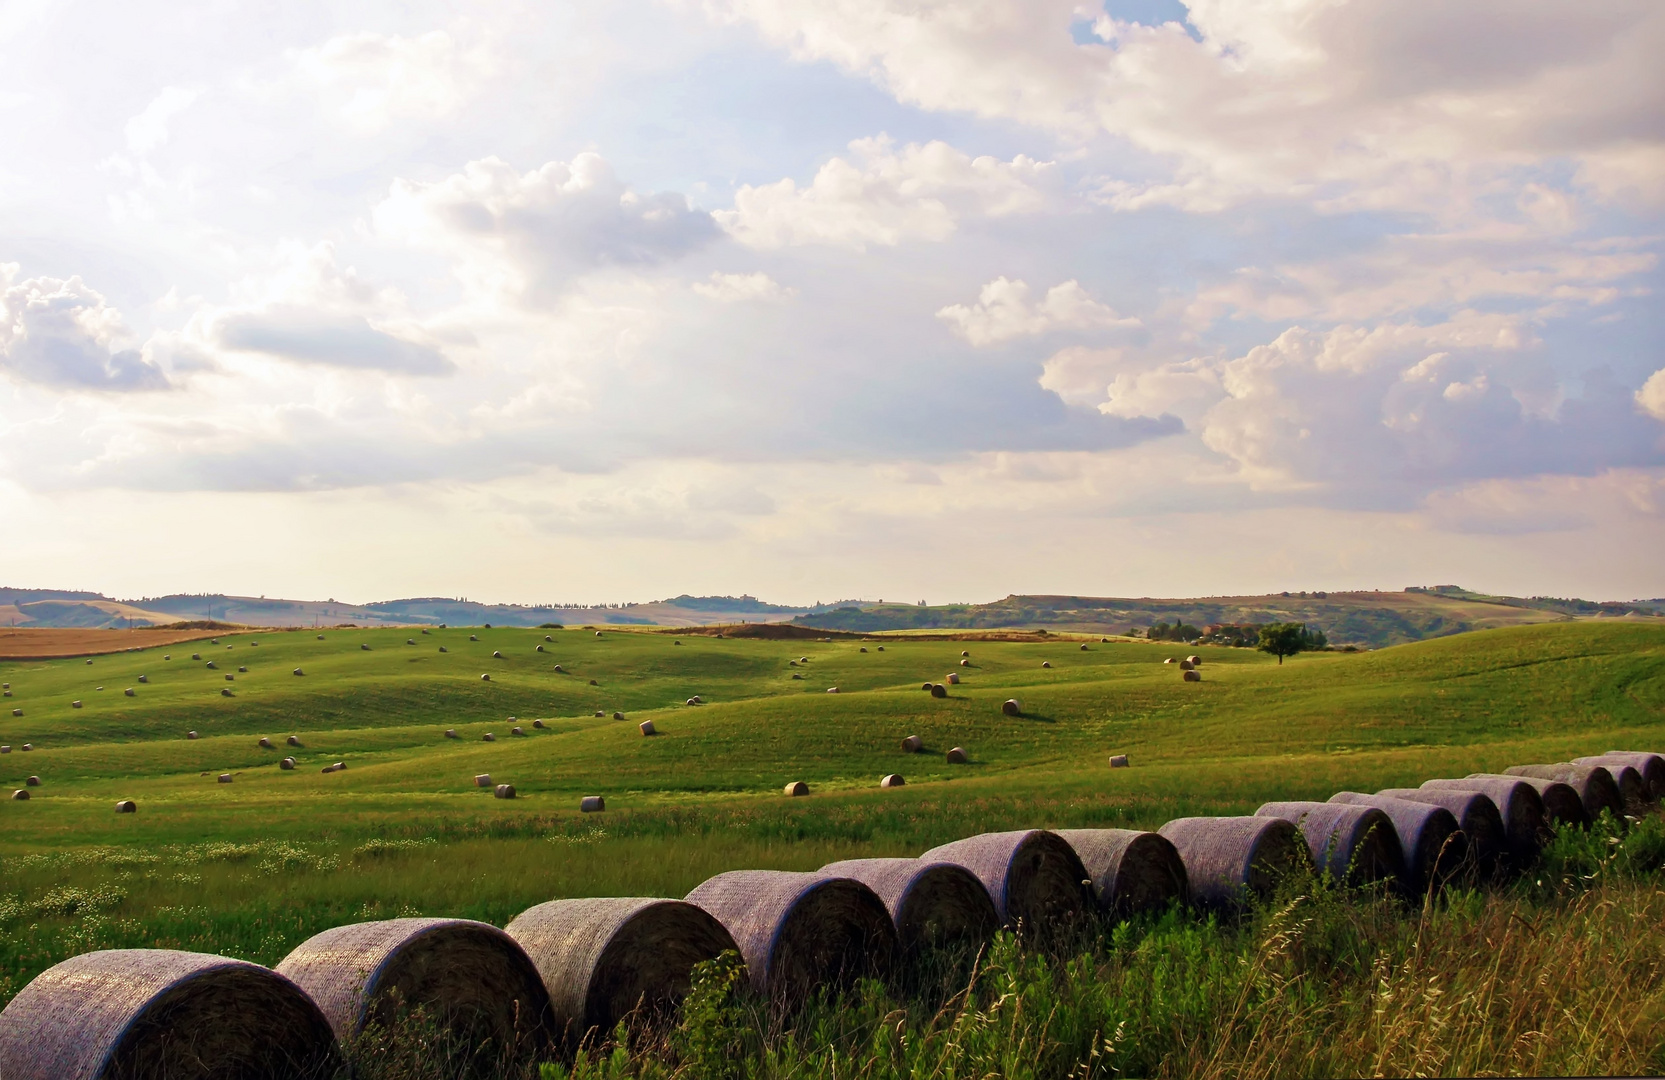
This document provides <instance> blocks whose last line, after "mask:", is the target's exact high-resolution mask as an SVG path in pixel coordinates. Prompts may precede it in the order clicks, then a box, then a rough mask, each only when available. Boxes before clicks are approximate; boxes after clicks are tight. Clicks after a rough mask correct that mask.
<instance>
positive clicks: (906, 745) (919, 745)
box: [902, 735, 925, 754]
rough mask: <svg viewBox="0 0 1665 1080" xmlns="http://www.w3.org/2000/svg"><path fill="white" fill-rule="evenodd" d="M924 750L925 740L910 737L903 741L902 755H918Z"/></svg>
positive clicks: (913, 736)
mask: <svg viewBox="0 0 1665 1080" xmlns="http://www.w3.org/2000/svg"><path fill="white" fill-rule="evenodd" d="M923 749H925V740H924V739H921V738H920V737H919V736H918V735H909V736H908V737H907V738H905V739H903V740H902V753H904V754H917V753H919V752H920V751H921V750H923Z"/></svg>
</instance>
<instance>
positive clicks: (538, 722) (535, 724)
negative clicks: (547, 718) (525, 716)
mask: <svg viewBox="0 0 1665 1080" xmlns="http://www.w3.org/2000/svg"><path fill="white" fill-rule="evenodd" d="M532 726H533V727H535V728H541V727H543V721H542V720H534V721H532Z"/></svg>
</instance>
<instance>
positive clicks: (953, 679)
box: [942, 671, 960, 686]
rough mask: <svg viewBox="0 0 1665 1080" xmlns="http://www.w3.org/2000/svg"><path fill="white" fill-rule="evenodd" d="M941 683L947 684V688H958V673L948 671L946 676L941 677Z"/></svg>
mask: <svg viewBox="0 0 1665 1080" xmlns="http://www.w3.org/2000/svg"><path fill="white" fill-rule="evenodd" d="M942 681H943V682H945V683H947V684H948V685H949V686H958V685H960V673H959V672H957V671H950V672H949V673H948V674H947V675H944V676H943V677H942Z"/></svg>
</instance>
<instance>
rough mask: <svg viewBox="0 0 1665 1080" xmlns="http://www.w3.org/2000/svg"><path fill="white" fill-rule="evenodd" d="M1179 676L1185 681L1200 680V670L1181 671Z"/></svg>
mask: <svg viewBox="0 0 1665 1080" xmlns="http://www.w3.org/2000/svg"><path fill="white" fill-rule="evenodd" d="M1180 677H1181V678H1183V679H1184V680H1185V681H1186V682H1202V672H1200V671H1186V672H1182V673H1181V675H1180Z"/></svg>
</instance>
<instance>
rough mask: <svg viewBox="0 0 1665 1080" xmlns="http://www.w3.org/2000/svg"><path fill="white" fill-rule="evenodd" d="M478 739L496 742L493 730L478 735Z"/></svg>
mask: <svg viewBox="0 0 1665 1080" xmlns="http://www.w3.org/2000/svg"><path fill="white" fill-rule="evenodd" d="M480 741H481V742H496V741H497V735H496V734H495V733H493V732H490V731H488V732H486V733H485V734H484V735H482V736H480Z"/></svg>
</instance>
